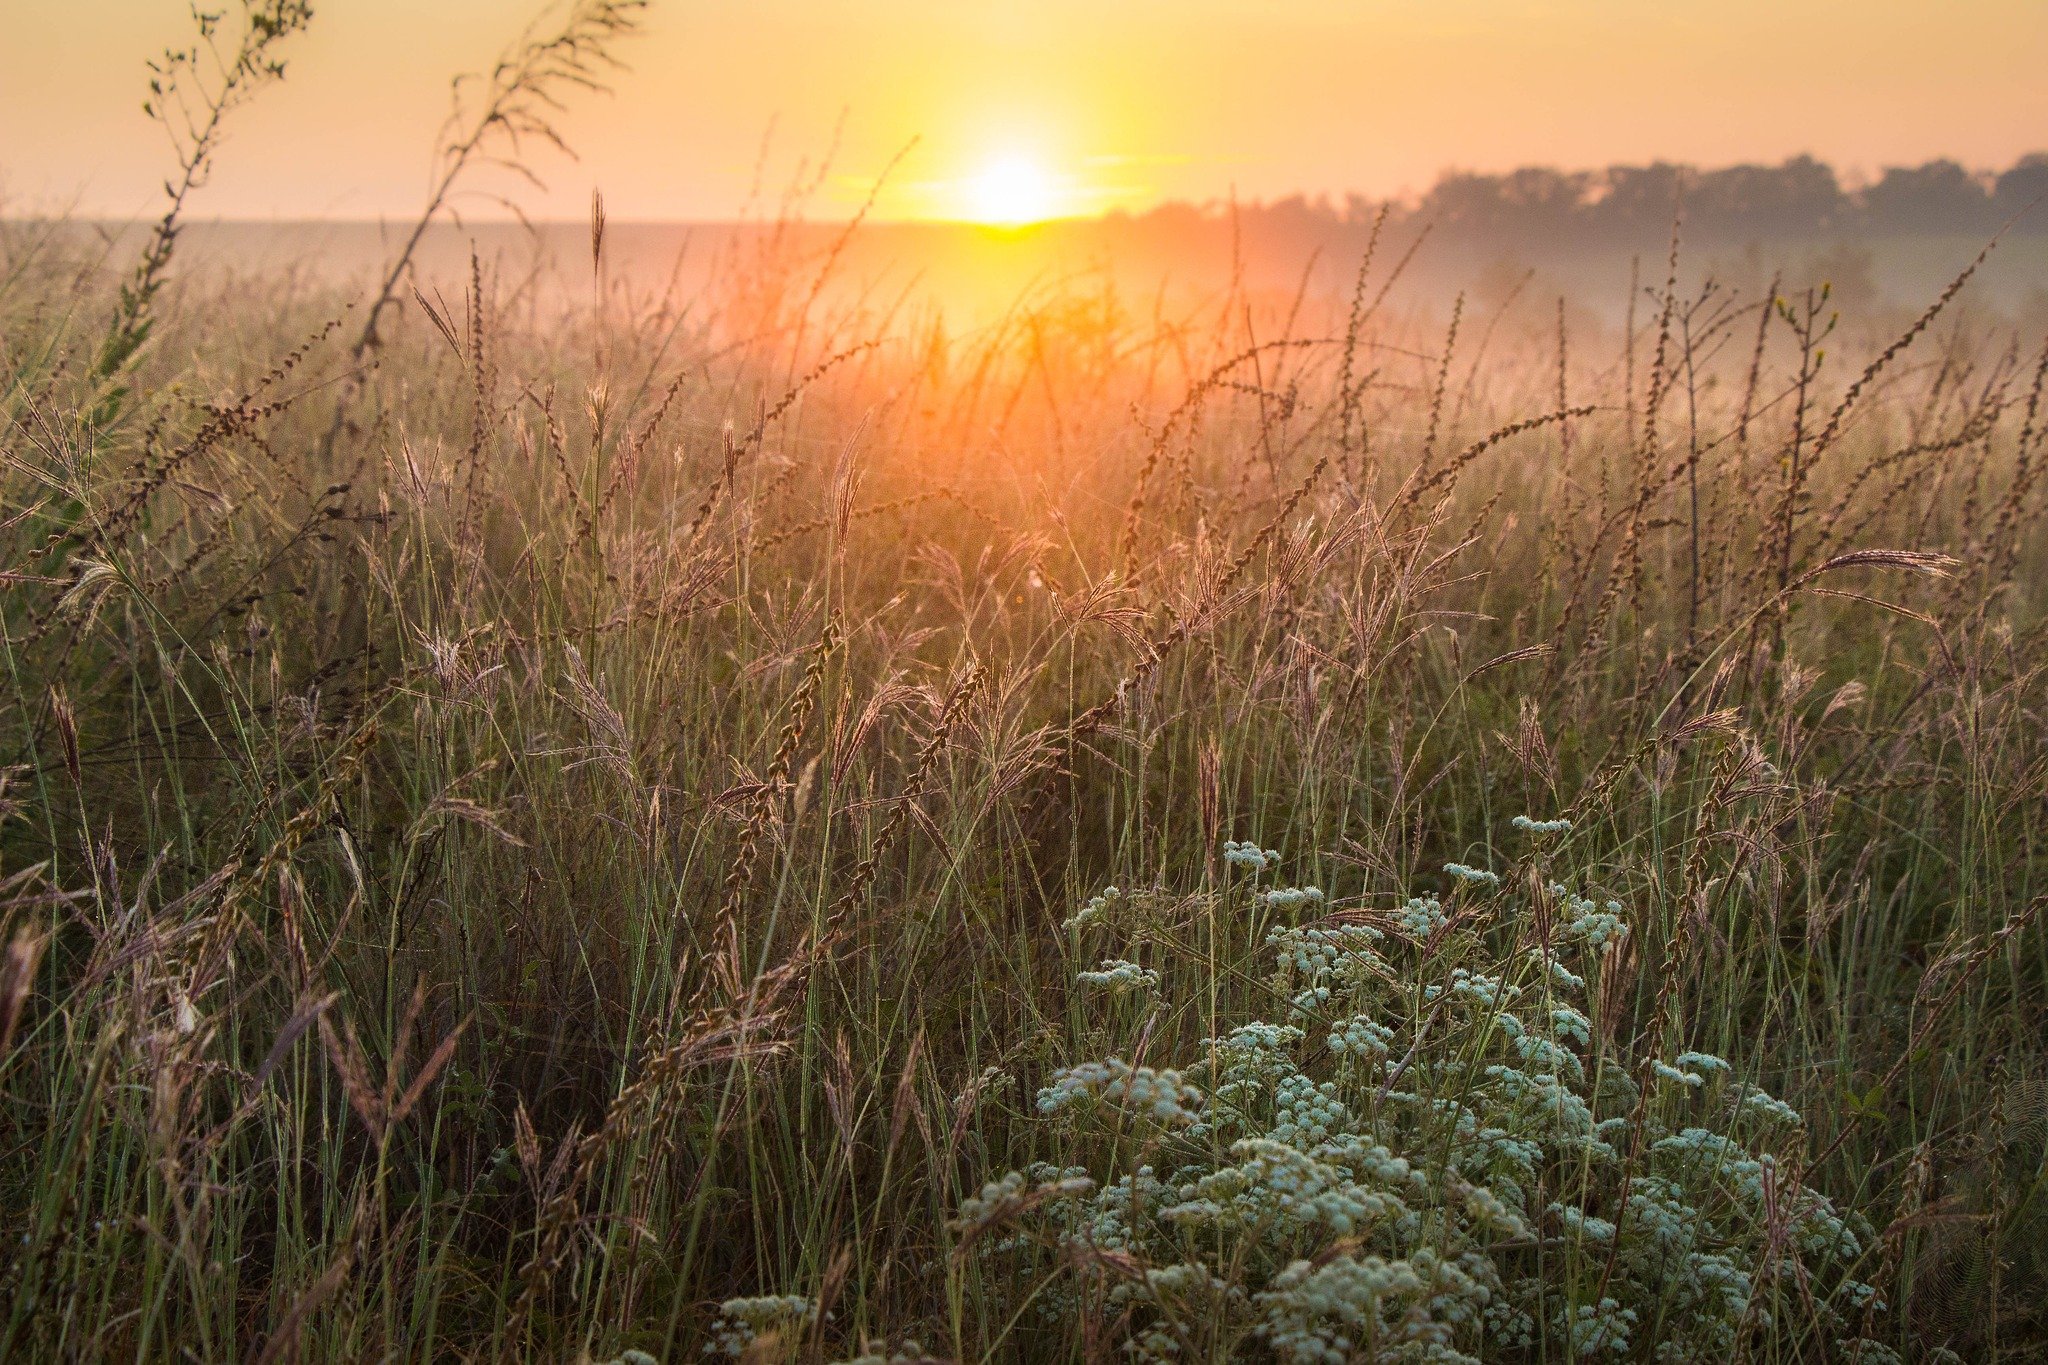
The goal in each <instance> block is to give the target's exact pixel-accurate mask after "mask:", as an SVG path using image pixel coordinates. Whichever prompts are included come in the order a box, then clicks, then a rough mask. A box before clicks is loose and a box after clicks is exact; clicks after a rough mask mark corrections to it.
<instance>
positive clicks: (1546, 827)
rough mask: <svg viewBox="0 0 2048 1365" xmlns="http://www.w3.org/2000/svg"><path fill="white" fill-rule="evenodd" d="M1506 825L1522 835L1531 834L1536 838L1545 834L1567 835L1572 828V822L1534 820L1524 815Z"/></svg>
mask: <svg viewBox="0 0 2048 1365" xmlns="http://www.w3.org/2000/svg"><path fill="white" fill-rule="evenodd" d="M1508 823H1509V824H1511V825H1513V826H1514V827H1515V828H1516V829H1518V830H1520V831H1522V833H1524V834H1533V835H1536V836H1537V837H1538V838H1541V837H1542V836H1543V835H1546V834H1569V833H1571V828H1572V822H1571V821H1569V820H1535V819H1531V818H1530V817H1529V816H1526V815H1517V816H1516V817H1515V818H1514V819H1513V820H1510V821H1509V822H1508Z"/></svg>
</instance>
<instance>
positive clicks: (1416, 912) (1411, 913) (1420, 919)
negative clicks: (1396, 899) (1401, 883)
mask: <svg viewBox="0 0 2048 1365" xmlns="http://www.w3.org/2000/svg"><path fill="white" fill-rule="evenodd" d="M1394 919H1395V921H1396V922H1397V923H1399V924H1400V926H1401V928H1402V929H1403V930H1404V931H1406V932H1407V934H1408V935H1409V936H1410V937H1411V938H1416V939H1426V938H1428V937H1429V936H1430V935H1432V934H1434V933H1435V932H1436V931H1437V930H1439V929H1441V928H1443V927H1444V926H1445V925H1446V924H1449V923H1450V922H1451V917H1450V916H1449V915H1446V914H1445V913H1444V907H1443V904H1442V902H1440V901H1438V900H1437V898H1436V897H1435V896H1413V897H1410V898H1409V900H1408V902H1407V903H1406V904H1405V905H1403V906H1402V907H1401V908H1400V909H1399V910H1397V911H1395V912H1394Z"/></svg>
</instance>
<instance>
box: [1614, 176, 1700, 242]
mask: <svg viewBox="0 0 2048 1365" xmlns="http://www.w3.org/2000/svg"><path fill="white" fill-rule="evenodd" d="M1690 175H1691V168H1690V167H1686V166H1677V165H1673V164H1672V163H1670V162H1668V161H1659V162H1656V163H1654V164H1652V165H1649V166H1609V167H1608V168H1607V171H1606V173H1605V174H1604V175H1602V176H1601V177H1600V181H1601V184H1602V186H1603V187H1604V191H1605V192H1604V193H1601V194H1599V195H1598V197H1597V198H1596V200H1595V201H1594V203H1593V206H1592V210H1591V213H1590V215H1589V218H1590V225H1591V226H1592V227H1593V228H1594V229H1595V230H1596V231H1597V232H1599V233H1600V234H1601V235H1602V236H1606V237H1610V238H1613V239H1615V240H1620V241H1641V240H1643V239H1645V238H1654V237H1655V236H1657V235H1659V234H1661V233H1663V232H1665V231H1666V230H1668V229H1669V228H1670V226H1671V218H1672V215H1673V214H1674V213H1675V212H1676V211H1677V210H1678V208H1679V203H1680V199H1679V191H1680V188H1681V187H1682V186H1683V185H1684V184H1685V182H1686V180H1687V178H1688V177H1689V176H1690Z"/></svg>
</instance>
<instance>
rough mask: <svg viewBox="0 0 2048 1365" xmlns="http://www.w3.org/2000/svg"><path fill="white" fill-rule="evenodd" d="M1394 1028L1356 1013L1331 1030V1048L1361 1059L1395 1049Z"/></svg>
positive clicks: (1378, 1055)
mask: <svg viewBox="0 0 2048 1365" xmlns="http://www.w3.org/2000/svg"><path fill="white" fill-rule="evenodd" d="M1393 1043H1394V1030H1392V1029H1391V1028H1389V1027H1387V1026H1386V1025H1385V1024H1382V1023H1381V1022H1380V1021H1379V1020H1377V1019H1373V1018H1371V1017H1369V1016H1367V1015H1363V1014H1354V1015H1353V1016H1351V1017H1350V1018H1349V1019H1346V1020H1345V1021H1344V1022H1343V1023H1341V1024H1339V1025H1337V1027H1336V1028H1334V1029H1332V1030H1331V1031H1330V1050H1331V1051H1333V1052H1338V1053H1342V1054H1344V1055H1346V1056H1348V1057H1353V1058H1357V1059H1359V1060H1361V1061H1370V1060H1373V1059H1375V1058H1380V1057H1384V1056H1386V1055H1387V1054H1388V1053H1389V1052H1390V1051H1392V1050H1393Z"/></svg>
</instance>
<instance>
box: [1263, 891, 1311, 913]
mask: <svg viewBox="0 0 2048 1365" xmlns="http://www.w3.org/2000/svg"><path fill="white" fill-rule="evenodd" d="M1259 901H1260V903H1262V904H1263V905H1265V906H1266V907H1267V908H1268V909H1271V910H1299V909H1301V908H1302V907H1303V906H1320V905H1321V904H1322V903H1323V890H1322V888H1321V887H1319V886H1279V887H1275V888H1273V889H1272V890H1271V891H1264V892H1261V893H1260V894H1259Z"/></svg>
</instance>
